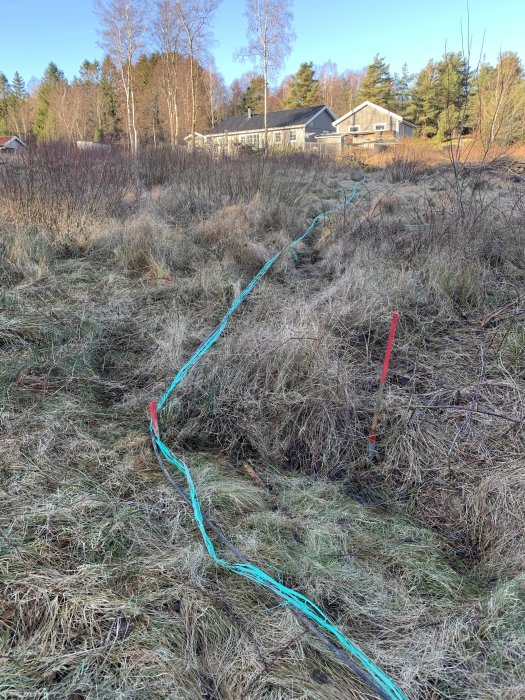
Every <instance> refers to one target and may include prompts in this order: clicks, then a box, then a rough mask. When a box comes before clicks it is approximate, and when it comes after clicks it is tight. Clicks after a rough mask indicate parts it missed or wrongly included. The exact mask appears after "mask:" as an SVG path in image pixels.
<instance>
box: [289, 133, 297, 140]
mask: <svg viewBox="0 0 525 700" xmlns="http://www.w3.org/2000/svg"><path fill="white" fill-rule="evenodd" d="M294 141H297V132H295V131H290V143H293V142H294Z"/></svg>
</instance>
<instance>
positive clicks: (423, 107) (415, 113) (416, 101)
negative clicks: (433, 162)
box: [403, 61, 441, 137]
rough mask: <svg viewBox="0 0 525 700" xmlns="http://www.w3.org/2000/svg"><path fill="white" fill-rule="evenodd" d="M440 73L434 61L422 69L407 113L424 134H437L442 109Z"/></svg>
mask: <svg viewBox="0 0 525 700" xmlns="http://www.w3.org/2000/svg"><path fill="white" fill-rule="evenodd" d="M438 81H439V73H438V70H437V67H436V65H435V64H434V62H433V61H429V62H428V64H427V65H426V66H425V68H423V70H422V71H420V72H419V73H418V75H417V77H416V82H415V85H414V88H413V90H412V101H411V103H410V105H409V106H408V109H407V110H406V112H405V114H404V115H403V116H406V117H407V118H408V119H411V120H412V121H413V122H415V123H416V124H417V125H418V126H419V127H421V132H422V134H423V135H424V136H427V137H431V136H435V134H436V132H437V128H438V119H439V114H440V111H441V105H440V101H439V90H438Z"/></svg>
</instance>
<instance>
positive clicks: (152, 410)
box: [149, 401, 159, 437]
mask: <svg viewBox="0 0 525 700" xmlns="http://www.w3.org/2000/svg"><path fill="white" fill-rule="evenodd" d="M149 414H150V416H151V425H152V426H153V432H154V433H155V435H156V436H157V437H159V416H158V414H157V404H156V403H155V401H150V403H149Z"/></svg>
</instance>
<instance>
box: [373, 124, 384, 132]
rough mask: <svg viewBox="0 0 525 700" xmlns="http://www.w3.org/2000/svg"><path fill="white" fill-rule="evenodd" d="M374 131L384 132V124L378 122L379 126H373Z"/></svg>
mask: <svg viewBox="0 0 525 700" xmlns="http://www.w3.org/2000/svg"><path fill="white" fill-rule="evenodd" d="M374 131H386V122H380V123H379V124H374Z"/></svg>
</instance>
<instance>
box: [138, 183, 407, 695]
mask: <svg viewBox="0 0 525 700" xmlns="http://www.w3.org/2000/svg"><path fill="white" fill-rule="evenodd" d="M359 184H360V183H356V184H355V185H354V188H353V190H352V193H351V194H350V196H349V197H348V198H347V199H346V200H345V202H344V204H343V205H341V206H339V207H336V208H334V209H331V210H330V211H327V212H322V213H321V214H318V215H317V216H316V217H315V218H314V219H313V220H312V222H311V223H310V225H309V226H308V228H307V229H306V231H305V232H304V233H303V234H301V236H299V237H298V238H296V239H295V240H294V241H292V243H290V244H289V245H288V246H287V247H286V248H284V249H283V250H282V251H280V252H279V253H276V254H275V255H274V256H273V257H272V258H270V259H269V260H268V262H267V263H266V264H265V265H264V266H263V267H262V268H261V269H260V270H259V272H258V273H257V274H256V275H255V276H254V277H253V278H252V280H251V281H250V282H249V283H248V284H247V286H246V287H245V288H244V289H243V290H242V292H241V293H240V294H239V296H238V297H236V299H235V300H234V302H233V303H232V305H231V306H230V308H229V309H228V311H227V312H226V314H225V315H224V317H223V319H222V321H221V322H220V323H219V325H218V326H217V327H216V328H215V330H214V331H212V333H211V334H210V335H209V336H208V337H207V338H206V339H205V340H204V341H203V342H202V343H201V345H200V346H199V347H198V348H197V350H196V351H195V352H194V353H193V355H192V356H191V357H190V359H189V360H188V361H187V362H186V363H185V364H184V365H183V366H182V367H181V369H180V370H179V371H178V372H177V374H176V376H175V378H174V379H173V381H172V382H171V384H170V385H169V387H168V389H167V390H166V392H165V393H164V394H163V396H162V397H161V399H160V401H159V402H158V404H157V406H156V408H155V411H157V410H158V411H160V410H161V409H162V408H163V407H164V405H165V404H166V401H167V400H168V398H169V397H170V394H171V393H172V392H173V391H174V389H175V388H176V387H177V385H178V384H180V382H181V381H182V380H183V379H184V377H185V376H186V374H188V372H189V371H190V369H191V368H192V367H193V366H194V365H195V364H196V363H197V362H198V361H199V360H200V358H201V357H203V356H204V355H205V354H206V353H207V352H208V351H209V350H210V348H211V347H212V346H213V345H214V344H215V343H216V342H217V340H218V339H219V338H220V337H221V335H222V334H223V333H224V331H225V330H226V328H227V326H228V322H229V320H230V318H231V316H232V314H233V313H234V312H235V311H236V309H237V308H238V307H239V306H240V305H241V304H242V302H243V301H244V300H245V299H246V297H247V296H248V294H249V293H250V292H251V291H252V289H253V288H254V287H255V286H256V284H257V283H258V282H259V281H260V280H261V278H262V277H264V275H265V274H266V273H267V272H268V270H269V269H270V268H271V267H272V266H273V265H274V263H275V262H276V261H277V260H278V259H279V258H280V257H281V256H282V255H283V254H284V253H286V252H287V251H288V250H290V251H291V252H292V253H293V252H294V247H295V246H296V245H298V244H299V243H300V242H301V241H303V240H304V239H305V238H306V237H307V236H308V235H309V234H310V233H311V232H312V231H313V230H314V228H315V227H316V226H317V224H318V223H319V221H320V220H321V219H324V218H325V217H326V216H330V215H331V214H335V213H336V212H338V211H340V210H341V209H342V208H343V206H346V204H349V203H350V202H352V201H353V200H354V198H355V196H356V194H357V190H358V187H359ZM150 431H151V434H152V438H153V440H154V444H155V445H156V446H157V448H158V450H159V452H160V453H161V454H162V456H163V457H164V458H165V459H166V461H167V462H169V463H170V464H172V465H173V466H174V467H176V468H177V469H178V471H179V472H181V474H183V475H184V477H185V480H186V483H187V485H188V489H189V501H190V502H191V506H192V508H193V514H194V517H195V521H196V523H197V526H198V528H199V530H200V533H201V535H202V539H203V540H204V544H205V546H206V549H207V550H208V553H209V554H210V556H211V557H212V558H213V559H214V561H215V562H216V563H217V564H218V565H219V566H221V567H222V568H224V569H226V570H228V571H231V572H234V573H236V574H238V575H240V576H243V577H244V578H247V579H249V580H250V581H253V582H254V583H258V584H259V585H260V586H263V587H264V588H267V589H269V590H271V591H273V593H275V594H276V595H277V596H278V597H280V598H282V600H283V601H284V602H285V603H286V604H288V605H290V606H292V607H293V608H295V609H296V610H297V611H299V613H301V614H302V615H304V616H305V617H306V618H308V619H309V620H312V621H313V622H315V623H316V624H317V625H318V626H319V627H320V628H321V629H322V630H324V631H326V632H328V633H329V634H331V635H332V636H333V637H335V639H337V641H338V642H339V644H340V645H341V647H343V649H345V650H346V651H348V652H349V653H350V654H351V656H352V657H354V658H355V659H356V660H357V661H358V662H359V664H360V665H361V666H362V668H363V669H364V670H365V671H366V673H367V674H368V675H369V677H370V679H371V681H372V683H371V686H372V687H374V689H376V690H377V691H381V692H380V694H381V696H382V697H385V698H388V699H389V700H408V698H407V696H406V695H405V694H404V692H403V691H402V690H401V689H400V688H398V687H397V685H396V684H395V683H394V682H393V681H392V680H391V679H390V678H389V677H388V676H387V675H386V674H385V673H384V672H383V671H382V670H381V669H380V668H379V667H378V666H376V665H375V664H374V662H373V661H372V660H371V659H369V658H368V656H366V654H365V653H364V652H363V651H362V650H361V649H360V648H359V647H358V646H357V645H356V644H354V643H353V642H352V641H350V640H349V639H347V637H345V636H344V634H343V633H342V632H341V631H340V630H339V629H338V627H337V626H336V625H335V624H334V623H333V622H332V621H331V620H330V618H329V617H328V615H326V613H324V612H323V610H321V608H319V606H318V605H316V604H315V603H314V602H312V601H311V600H310V599H309V598H307V597H306V596H304V595H302V594H301V593H299V592H297V591H294V590H293V589H291V588H288V587H287V586H285V585H283V584H282V583H280V582H279V581H277V580H276V579H274V578H273V577H272V576H270V575H269V574H267V573H266V572H265V571H263V570H262V569H260V568H259V567H258V566H255V565H254V564H251V563H249V562H237V563H230V562H228V561H226V560H225V559H223V558H222V557H220V556H219V555H218V554H217V551H216V549H215V546H214V544H213V542H212V540H211V538H210V536H209V534H208V532H207V529H206V524H205V520H206V519H205V517H204V516H203V514H202V511H201V507H200V502H199V498H198V494H197V489H196V487H195V483H194V481H193V477H192V475H191V471H190V469H189V467H188V466H187V465H186V464H185V463H184V462H183V461H182V460H181V459H179V458H178V457H177V456H176V455H174V454H173V453H172V452H171V450H170V449H169V447H167V445H165V444H164V442H163V441H162V440H161V438H160V434H159V428H158V421H157V415H156V413H155V415H153V414H152V421H151V423H150Z"/></svg>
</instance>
